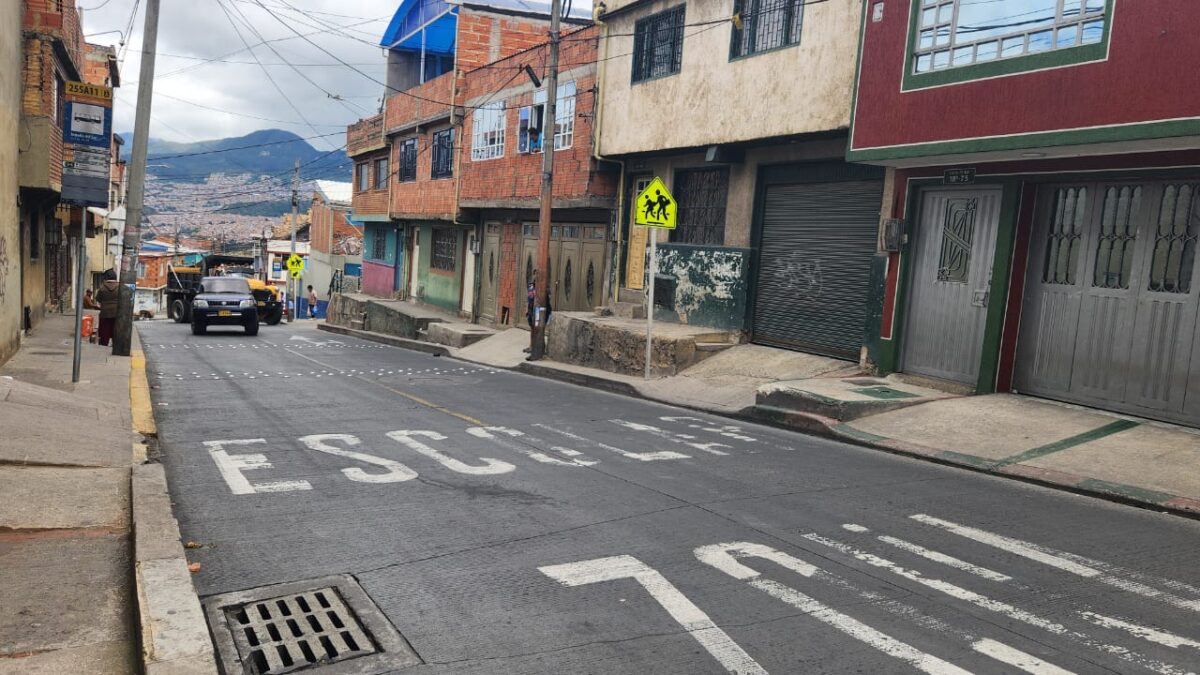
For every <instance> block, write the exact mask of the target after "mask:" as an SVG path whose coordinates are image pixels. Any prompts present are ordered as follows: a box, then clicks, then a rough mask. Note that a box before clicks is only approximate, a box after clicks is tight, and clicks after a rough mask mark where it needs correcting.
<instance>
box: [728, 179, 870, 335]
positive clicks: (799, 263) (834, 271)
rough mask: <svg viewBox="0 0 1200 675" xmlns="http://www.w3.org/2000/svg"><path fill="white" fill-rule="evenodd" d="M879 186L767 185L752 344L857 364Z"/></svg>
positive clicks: (859, 183)
mask: <svg viewBox="0 0 1200 675" xmlns="http://www.w3.org/2000/svg"><path fill="white" fill-rule="evenodd" d="M882 199H883V183H882V181H877V180H867V181H849V182H840V183H796V184H789V185H768V186H767V187H766V188H765V198H764V202H763V211H762V218H763V220H762V226H761V228H762V229H761V235H760V237H761V238H760V241H759V264H758V271H757V286H756V295H755V301H754V320H753V324H752V327H751V340H752V341H753V342H756V343H758V344H764V345H770V346H774V347H783V348H786V349H799V350H803V351H810V352H814V353H818V354H825V355H828V356H835V357H840V358H849V359H857V358H858V353H859V349H860V348H861V346H862V344H863V329H864V326H865V323H866V303H867V296H868V291H869V279H870V274H871V258H872V256H873V255H874V254H875V249H876V241H877V233H878V229H879V213H880V206H881V202H882Z"/></svg>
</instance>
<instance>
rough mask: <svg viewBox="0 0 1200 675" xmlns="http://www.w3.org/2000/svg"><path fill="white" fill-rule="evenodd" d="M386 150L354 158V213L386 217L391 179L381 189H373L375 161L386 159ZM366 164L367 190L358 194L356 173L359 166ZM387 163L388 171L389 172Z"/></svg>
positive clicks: (352, 201)
mask: <svg viewBox="0 0 1200 675" xmlns="http://www.w3.org/2000/svg"><path fill="white" fill-rule="evenodd" d="M387 153H388V149H387V148H382V149H380V150H376V151H374V152H368V153H364V154H362V155H358V156H356V157H354V173H353V174H352V178H353V181H354V193H353V195H354V196H353V198H352V200H351V204H353V208H354V212H355V213H367V214H374V215H387V213H388V186H389V185H391V179H390V178H389V180H386V181H384V183H383V187H380V188H376V187H375V160H376V159H378V158H380V157H386V156H387ZM364 163H365V164H366V170H367V190H366V191H363V192H359V190H358V171H359V166H361V165H363V164H364ZM391 170H392V169H391V165H390V163H389V166H388V171H389V172H391Z"/></svg>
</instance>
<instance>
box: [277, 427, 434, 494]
mask: <svg viewBox="0 0 1200 675" xmlns="http://www.w3.org/2000/svg"><path fill="white" fill-rule="evenodd" d="M329 441H340V442H341V443H344V444H345V445H347V446H349V447H355V446H357V445H358V444H359V440H358V438H357V437H355V436H351V435H350V434H313V435H311V436H304V437H303V438H301V439H300V442H301V443H303V444H305V445H307V446H308V447H309V448H311V449H313V450H316V451H318V452H324V453H327V454H330V455H336V456H338V457H348V458H350V459H355V460H358V461H360V462H365V463H367V464H374V465H376V466H381V467H383V468H385V469H387V472H386V473H367V472H366V471H363V470H362V469H360V468H358V467H356V466H353V467H347V468H345V469H342V473H343V474H345V476H346V478H349V479H350V480H352V481H357V482H359V483H401V482H404V481H406V480H412V479H414V478H416V477H417V472H416V471H413V470H412V469H410V468H408V467H407V466H404V465H403V464H401V463H400V462H397V461H394V460H390V459H385V458H383V457H376V456H374V455H368V454H366V453H365V452H357V451H354V450H343V449H342V448H339V447H336V446H333V445H330V444H329Z"/></svg>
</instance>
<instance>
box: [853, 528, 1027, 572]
mask: <svg viewBox="0 0 1200 675" xmlns="http://www.w3.org/2000/svg"><path fill="white" fill-rule="evenodd" d="M877 539H879V541H882V542H883V543H885V544H891V545H892V546H895V547H896V548H898V549H900V550H902V551H908V552H909V553H915V554H916V555H919V556H921V557H922V558H925V559H926V560H932V561H933V562H936V563H941V564H943V565H948V566H950V567H953V568H955V569H960V570H962V571H964V572H970V573H971V574H974V575H975V576H977V577H983V578H984V579H988V580H989V581H999V582H1001V583H1003V582H1005V581H1012V577H1010V576H1008V575H1007V574H1001V573H1000V572H997V571H995V570H990V569H988V568H986V567H980V566H979V565H976V564H973V563H969V562H967V561H965V560H960V559H958V558H955V557H954V556H952V555H946V554H945V553H941V552H939V551H933V550H930V549H927V548H925V547H923V546H918V545H917V544H914V543H911V542H907V541H904V540H903V539H897V538H896V537H890V536H887V535H880V536H879V537H877Z"/></svg>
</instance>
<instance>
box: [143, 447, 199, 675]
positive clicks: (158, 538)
mask: <svg viewBox="0 0 1200 675" xmlns="http://www.w3.org/2000/svg"><path fill="white" fill-rule="evenodd" d="M132 497H133V541H134V544H133V546H134V560H135V562H134V570H135V574H136V582H137V601H138V602H137V605H138V624H139V627H140V633H141V642H142V664H143V666H144V668H145V671H144V672H145V673H146V675H159V674H162V675H166V674H167V673H186V674H188V675H192V674H195V675H200V674H204V675H216V673H217V666H216V656H215V654H214V652H213V646H212V641H211V640H210V638H209V636H208V625H207V624H206V623H205V621H204V612H203V610H202V609H201V608H200V599H199V598H198V597H197V596H196V589H195V587H193V586H192V576H191V572H189V571H188V568H187V558H186V557H185V556H184V551H183V544H181V543H180V541H179V525H178V524H177V523H176V522H175V517H174V516H173V515H172V513H171V497H170V495H169V494H168V492H167V476H166V473H165V472H164V471H163V467H162V465H161V464H139V465H136V466H134V467H133V483H132Z"/></svg>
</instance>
